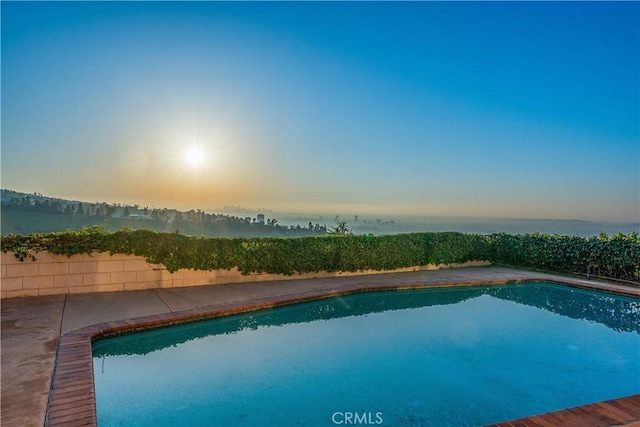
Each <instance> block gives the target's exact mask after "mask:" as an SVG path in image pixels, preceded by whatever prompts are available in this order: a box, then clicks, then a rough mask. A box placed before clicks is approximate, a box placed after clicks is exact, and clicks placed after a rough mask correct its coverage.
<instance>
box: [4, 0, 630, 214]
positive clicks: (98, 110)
mask: <svg viewBox="0 0 640 427" xmlns="http://www.w3.org/2000/svg"><path fill="white" fill-rule="evenodd" d="M0 7H1V8H2V10H1V11H2V17H1V19H2V29H1V31H2V34H1V35H2V39H1V43H2V45H1V47H2V63H1V67H2V70H1V71H2V159H1V161H2V173H1V178H2V187H3V188H9V189H12V190H15V191H23V192H26V193H29V192H33V191H37V192H41V193H43V194H44V195H47V196H50V197H59V198H65V199H76V200H86V201H89V202H91V201H94V200H95V201H106V202H109V203H125V204H140V205H147V206H150V207H151V206H159V207H160V206H161V207H168V208H176V209H184V210H189V209H205V210H208V209H215V208H218V207H222V206H225V205H236V206H246V207H250V208H263V209H269V210H272V211H274V212H282V213H286V212H291V213H294V214H295V213H301V214H305V213H308V214H311V213H320V212H326V214H331V215H335V214H337V215H350V216H353V215H360V216H366V215H377V216H394V215H396V216H397V215H402V216H425V217H429V216H431V217H438V216H441V217H473V218H509V219H511V218H522V219H558V220H561V219H577V220H585V221H600V222H609V223H636V224H637V223H638V222H640V123H639V121H638V117H640V106H639V103H640V101H639V100H640V82H639V79H638V77H637V76H638V75H640V3H638V2H604V3H603V2H568V3H567V2H471V3H469V2H464V3H463V2H407V3H388V2H381V3H377V2H373V3H370V2H349V3H342V2H328V3H317V2H313V3H305V2H300V3H298V2H286V3H279V2H278V3H270V2H264V3H263V2H259V3H253V2H248V3H244V2H239V3H227V2H193V3H192V2H184V3H176V2H71V3H70V2H2V3H1V4H0Z"/></svg>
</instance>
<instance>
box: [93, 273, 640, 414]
mask: <svg viewBox="0 0 640 427" xmlns="http://www.w3.org/2000/svg"><path fill="white" fill-rule="evenodd" d="M639 314H640V301H638V299H634V298H629V297H623V296H617V295H613V294H606V293H599V292H592V291H586V290H579V289H573V288H568V287H564V286H559V285H551V284H544V283H533V284H521V285H508V286H488V287H486V286H485V287H464V288H446V289H424V290H411V291H393V292H373V293H364V294H357V295H349V296H344V297H339V298H333V299H325V300H319V301H316V302H312V303H303V304H296V305H291V306H286V307H281V308H277V309H271V310H263V311H259V312H252V313H246V314H243V315H233V316H228V317H223V318H218V319H214V320H209V321H203V322H197V323H189V324H183V325H179V326H173V327H169V328H162V329H156V330H149V331H144V332H138V333H135V334H129V335H122V336H118V337H114V338H108V339H104V340H101V341H98V342H96V343H95V344H94V349H93V352H94V378H95V388H96V402H97V414H98V423H99V425H121V424H122V425H190V426H198V425H222V426H232V425H246V426H269V425H273V426H280V425H309V426H323V425H327V426H331V425H348V424H360V425H363V424H369V425H389V426H392V425H398V426H399V425H410V426H411V425H415V426H420V425H482V424H487V423H491V422H498V421H502V420H506V419H514V418H518V417H522V416H526V415H531V414H534V413H540V412H547V411H552V410H556V409H561V408H566V407H571V406H576V405H582V404H586V403H590V402H595V401H600V400H605V399H611V398H615V397H621V396H625V395H629V394H634V393H638V392H640V384H639V383H638V378H639V377H640V357H639V356H640V355H639V354H638V352H639V345H640V325H639V324H638V320H637V319H638V315H639Z"/></svg>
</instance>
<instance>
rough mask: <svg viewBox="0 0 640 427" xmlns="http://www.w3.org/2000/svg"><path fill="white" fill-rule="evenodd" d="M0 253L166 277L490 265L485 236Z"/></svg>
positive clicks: (21, 243) (62, 242)
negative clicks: (144, 266) (107, 263)
mask: <svg viewBox="0 0 640 427" xmlns="http://www.w3.org/2000/svg"><path fill="white" fill-rule="evenodd" d="M1 244H2V251H3V252H8V251H12V252H15V253H16V256H18V257H19V258H20V259H24V258H25V257H29V256H31V257H32V256H34V253H37V252H39V251H44V250H48V251H50V252H52V253H55V254H63V255H68V256H71V255H75V254H80V253H90V252H91V251H99V252H110V253H112V254H115V253H122V254H133V255H140V256H144V257H146V258H147V260H148V261H149V262H151V263H157V264H163V265H165V266H166V267H167V269H168V270H170V271H176V270H178V269H180V268H191V269H196V270H216V269H232V268H234V267H237V268H238V269H239V270H240V271H242V272H243V273H245V274H248V273H252V272H257V273H273V274H293V273H310V272H320V271H358V270H368V269H374V270H392V269H396V268H401V267H411V266H417V265H424V264H428V263H436V264H442V263H446V264H448V263H454V262H464V261H468V260H477V259H488V258H487V257H488V255H489V254H490V251H489V247H488V240H487V238H486V237H484V236H479V235H471V234H462V233H415V234H404V235H403V234H399V235H387V236H372V235H365V236H356V235H325V236H307V237H298V238H205V237H190V236H185V235H182V234H179V233H177V232H174V233H160V232H156V231H151V230H129V229H124V230H120V231H116V232H114V233H109V232H107V231H105V230H104V229H102V228H99V227H91V228H84V229H82V230H81V231H66V232H58V233H49V234H30V235H27V236H21V235H14V234H12V235H9V236H6V237H2V240H1Z"/></svg>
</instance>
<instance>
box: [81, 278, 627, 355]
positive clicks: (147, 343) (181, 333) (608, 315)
mask: <svg viewBox="0 0 640 427" xmlns="http://www.w3.org/2000/svg"><path fill="white" fill-rule="evenodd" d="M482 295H489V296H492V297H495V298H499V299H502V300H507V301H513V302H515V303H518V304H523V305H527V306H532V307H537V308H540V309H543V310H546V311H549V312H551V313H555V314H559V315H561V316H566V317H570V318H572V319H580V320H587V321H589V322H596V323H600V324H602V325H605V326H607V327H608V328H611V329H613V330H615V331H618V332H636V333H639V334H640V321H639V320H638V319H639V317H640V300H638V299H634V298H628V297H623V296H619V295H613V294H607V293H603V292H593V291H587V290H582V289H574V288H568V287H565V286H560V285H552V284H544V283H527V284H518V285H507V286H489V287H486V286H483V287H476V286H472V287H459V288H441V289H419V290H402V291H384V292H370V293H364V294H356V295H346V296H343V297H335V298H331V299H324V300H319V301H314V302H309V303H302V304H295V305H292V306H285V307H280V308H276V309H268V310H260V311H256V312H252V313H245V314H240V315H232V316H227V317H221V318H216V319H212V320H207V321H200V322H192V323H187V324H183V325H177V326H171V327H167V328H161V329H155V330H150V331H145V332H137V333H135V334H131V335H122V336H119V337H116V338H107V339H104V340H100V341H98V342H96V343H94V346H93V353H94V356H95V357H101V356H103V355H126V354H147V353H149V352H152V351H156V350H160V349H163V348H166V347H171V346H176V345H177V344H180V343H184V342H188V341H191V340H194V339H199V338H203V337H206V336H210V335H219V334H232V333H235V332H238V331H242V330H246V329H257V328H259V327H262V326H280V325H285V324H291V323H308V322H314V321H317V320H328V319H336V318H343V317H349V316H363V315H367V314H371V313H381V312H385V311H392V310H406V309H413V308H419V307H428V306H439V305H449V304H456V303H459V302H462V301H465V300H469V299H472V298H477V297H480V296H482Z"/></svg>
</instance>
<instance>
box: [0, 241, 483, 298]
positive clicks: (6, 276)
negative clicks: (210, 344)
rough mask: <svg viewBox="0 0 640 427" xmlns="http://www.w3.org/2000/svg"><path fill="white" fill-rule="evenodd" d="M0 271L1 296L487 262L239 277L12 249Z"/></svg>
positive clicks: (133, 260) (137, 260) (116, 258)
mask: <svg viewBox="0 0 640 427" xmlns="http://www.w3.org/2000/svg"><path fill="white" fill-rule="evenodd" d="M1 256H2V258H1V261H2V262H1V263H0V268H1V269H2V276H1V279H2V281H1V284H0V297H1V298H11V297H21V296H38V295H57V294H73V293H83V292H112V291H130V290H139V289H154V288H179V287H183V286H200V285H215V284H224V283H242V282H255V281H267V280H287V279H303V278H314V277H336V276H342V277H343V276H354V275H363V274H379V273H389V272H407V271H417V270H425V269H426V270H429V269H437V268H451V267H461V266H471V265H488V263H487V262H475V261H474V262H470V263H465V264H456V265H449V266H439V267H438V266H435V265H428V266H422V267H409V268H401V269H398V270H393V271H384V272H381V271H376V270H367V271H359V272H345V273H337V272H336V273H328V272H320V273H310V274H294V275H292V276H286V275H281V274H250V275H242V274H241V273H240V272H239V271H238V270H236V269H234V270H230V271H229V270H213V271H202V270H187V269H182V270H178V271H176V272H173V273H170V272H169V271H167V269H166V268H165V267H164V266H163V265H159V264H149V263H148V262H147V261H146V260H145V259H144V257H141V256H134V255H123V254H115V255H110V254H109V253H104V252H94V253H92V254H90V255H89V254H82V255H74V256H72V257H67V256H66V255H54V254H50V253H48V252H39V253H37V254H36V260H35V261H32V260H30V259H27V260H24V261H19V260H18V259H17V258H16V257H15V255H14V254H13V253H12V252H8V253H2V254H1Z"/></svg>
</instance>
